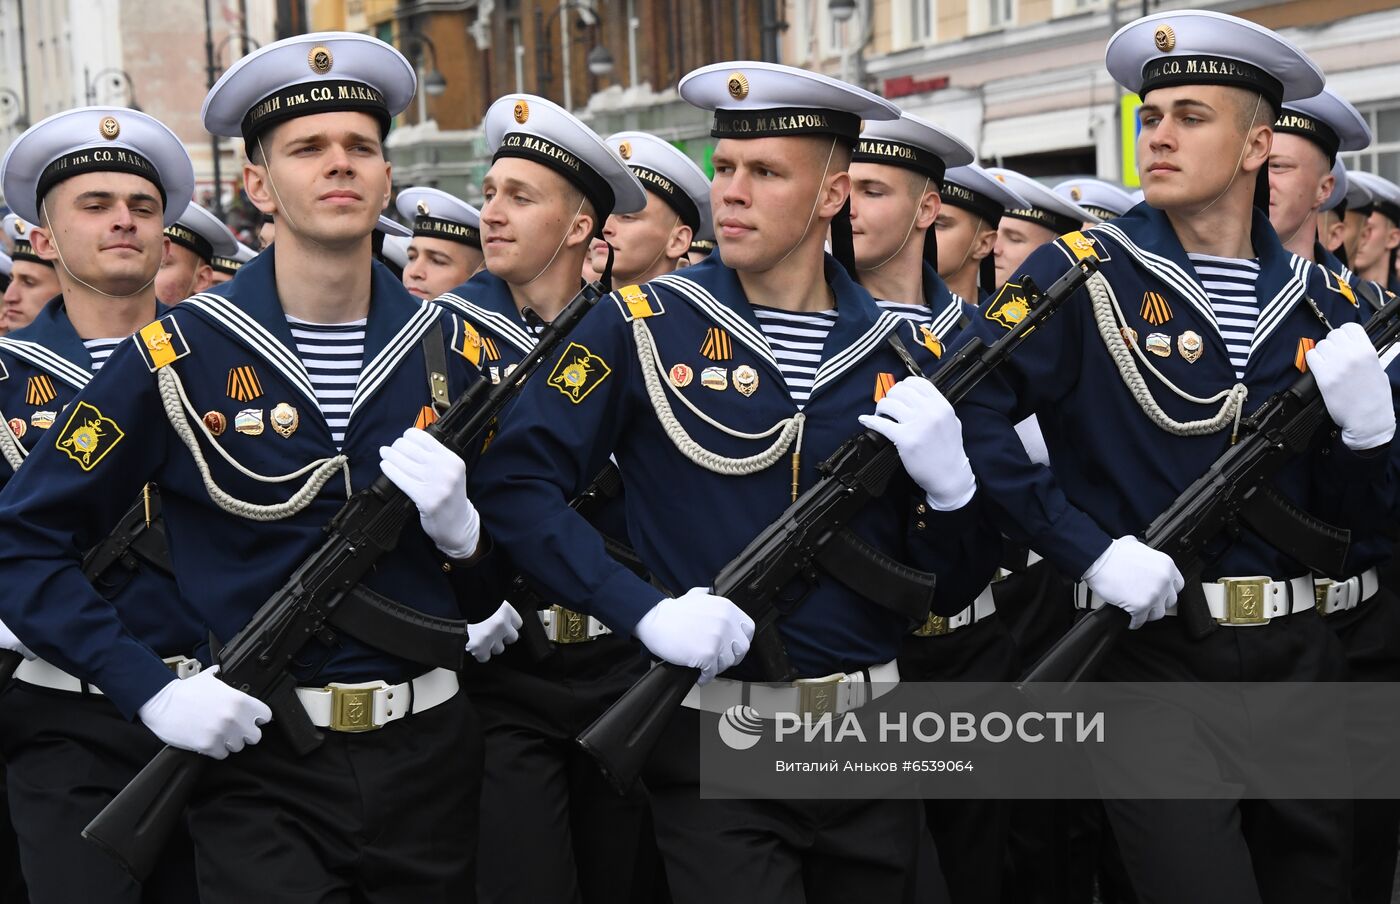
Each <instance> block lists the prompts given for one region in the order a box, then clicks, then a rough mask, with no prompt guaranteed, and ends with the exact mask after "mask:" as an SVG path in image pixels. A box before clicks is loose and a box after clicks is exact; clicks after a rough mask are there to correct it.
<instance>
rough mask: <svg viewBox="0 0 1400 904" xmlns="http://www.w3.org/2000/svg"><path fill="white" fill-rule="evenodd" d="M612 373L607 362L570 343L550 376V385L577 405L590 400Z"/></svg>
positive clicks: (576, 344)
mask: <svg viewBox="0 0 1400 904" xmlns="http://www.w3.org/2000/svg"><path fill="white" fill-rule="evenodd" d="M610 373H612V368H611V367H608V363H607V362H606V361H604V360H603V359H602V358H600V357H598V356H597V355H595V354H593V353H592V352H590V351H589V350H588V349H587V348H586V347H585V346H582V345H579V344H578V343H577V342H570V343H569V347H568V348H566V349H564V354H563V355H561V356H560V358H559V363H558V364H556V365H554V370H553V371H552V372H551V373H550V375H549V385H550V386H553V387H554V388H555V389H557V390H559V391H560V392H561V393H563V394H564V395H565V396H566V397H567V398H568V399H569V401H570V402H573V403H574V404H575V405H577V404H578V403H579V402H582V401H583V400H584V399H586V398H588V394H589V393H590V392H592V391H593V390H595V389H597V388H598V384H600V383H602V382H603V381H604V380H606V379H607V378H608V374H610Z"/></svg>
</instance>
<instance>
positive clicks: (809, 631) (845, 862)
mask: <svg viewBox="0 0 1400 904" xmlns="http://www.w3.org/2000/svg"><path fill="white" fill-rule="evenodd" d="M680 91H681V95H682V97H684V98H685V99H687V100H688V101H690V102H691V103H692V104H695V105H696V106H699V107H701V108H703V109H708V110H714V111H715V123H714V129H713V134H714V135H715V136H716V137H718V138H720V139H721V140H720V142H719V144H718V146H717V148H716V151H715V155H714V158H713V159H714V164H715V178H714V181H713V184H712V187H711V192H710V200H711V208H712V210H713V212H714V214H715V221H716V228H717V230H718V233H719V243H720V248H719V250H718V251H717V252H716V253H715V254H713V255H711V256H710V257H709V258H708V259H707V260H706V261H704V262H703V263H700V264H696V265H692V266H690V267H687V268H685V269H684V270H681V271H679V272H678V273H674V274H670V275H667V276H663V277H660V278H658V279H655V280H653V281H652V282H650V283H648V284H646V285H645V286H641V287H638V286H627V287H624V288H622V289H620V290H619V291H618V292H616V293H615V294H614V295H613V296H612V297H611V298H609V299H608V300H605V301H604V302H602V303H600V304H599V306H598V307H597V308H596V309H595V310H594V311H592V312H591V313H590V314H589V315H588V317H586V318H585V320H584V322H583V323H582V324H580V326H579V327H578V329H577V330H576V331H575V333H574V334H573V335H572V336H571V337H570V342H569V345H568V346H567V348H566V349H565V350H564V351H563V353H562V354H561V355H560V357H559V359H558V360H557V362H556V363H555V365H554V367H553V369H552V370H550V371H549V372H548V373H546V372H543V371H542V372H541V375H540V376H541V377H543V379H540V378H538V377H537V378H536V379H534V380H531V381H530V383H529V384H527V385H526V387H525V390H524V393H523V395H522V396H521V398H520V400H519V402H518V403H517V405H516V408H515V410H514V411H513V412H512V413H511V416H510V418H509V419H508V420H507V421H506V423H505V424H504V425H503V427H502V429H501V432H500V433H499V434H498V436H497V437H496V439H495V441H494V442H493V444H492V447H491V450H490V452H489V453H488V455H487V456H486V457H485V458H484V459H483V461H482V465H481V470H480V472H479V482H480V487H481V489H480V490H478V491H477V492H478V493H479V494H481V495H482V498H483V500H485V499H490V500H493V501H492V502H489V503H484V504H483V512H486V513H489V514H490V516H491V523H490V527H491V531H492V534H493V536H494V537H495V538H496V541H497V542H498V543H499V544H501V545H502V546H504V547H505V549H506V550H507V551H509V552H511V553H512V554H513V555H516V556H517V560H518V561H520V562H521V563H522V564H524V565H525V566H526V567H527V568H528V569H529V572H530V574H531V576H532V577H533V578H535V579H537V580H538V581H539V582H540V584H541V585H542V586H544V587H546V588H547V589H548V590H549V591H550V592H552V593H554V594H555V595H556V596H558V597H560V598H565V599H569V600H573V601H576V602H575V603H573V604H574V605H577V606H578V608H579V611H581V612H584V613H586V614H589V615H592V616H594V617H597V618H599V619H601V620H602V621H603V622H604V623H605V624H607V625H608V626H609V627H610V628H611V629H612V630H613V631H615V632H621V633H625V634H630V635H634V636H636V637H637V638H638V639H639V640H641V641H642V643H644V644H645V645H646V646H647V648H648V649H649V650H650V651H651V653H652V654H653V656H656V657H658V658H661V659H664V660H667V661H670V662H675V663H680V664H683V665H687V666H691V667H694V668H697V669H699V670H700V671H701V684H700V685H698V686H697V687H696V688H695V689H693V690H692V691H691V692H690V694H689V695H688V696H687V697H686V700H685V706H684V707H682V708H681V709H680V710H679V711H678V712H677V713H676V714H675V715H674V716H673V717H672V719H671V721H670V722H669V724H668V727H667V729H666V733H665V735H664V736H663V738H662V739H661V741H660V743H659V745H658V747H657V750H656V753H655V755H654V756H653V757H652V759H651V769H650V770H649V772H648V773H647V774H646V783H647V787H648V790H649V791H650V793H651V799H652V812H653V816H654V820H655V824H656V833H657V841H658V844H659V846H660V847H661V851H662V855H663V857H664V859H665V861H666V866H667V878H668V881H669V885H670V889H671V894H672V896H673V897H674V899H675V900H676V901H678V902H691V901H696V902H699V901H704V902H709V901H714V900H718V899H720V898H722V897H724V896H727V895H732V894H733V893H734V889H735V888H736V887H738V888H742V889H743V896H744V897H745V899H747V900H762V901H772V902H791V901H849V900H855V899H861V900H901V899H902V897H903V895H904V893H905V890H906V887H907V882H908V880H909V879H910V870H911V868H912V863H913V858H914V854H915V847H916V842H917V833H916V831H915V826H917V825H918V822H919V812H918V804H917V803H915V802H911V801H893V800H886V801H859V802H833V801H822V802H819V803H818V802H803V801H748V800H701V799H700V798H699V787H698V782H699V774H698V744H699V740H698V735H697V732H698V731H699V730H700V726H701V720H700V717H699V715H698V710H700V709H704V710H707V711H710V712H721V711H723V710H724V709H725V708H727V707H729V706H731V705H733V704H734V703H736V702H738V701H739V700H740V699H741V696H742V695H744V694H746V693H747V687H748V686H747V685H746V683H745V681H746V680H756V679H762V678H764V677H767V676H764V675H762V674H759V673H758V671H757V668H756V666H754V665H753V664H751V663H748V662H745V661H744V655H745V653H747V651H748V644H749V639H750V637H751V636H752V632H753V623H752V620H751V619H749V617H748V616H747V615H745V614H744V613H742V612H741V611H740V610H739V609H738V608H737V607H736V606H735V605H734V604H733V603H732V602H730V601H729V600H727V599H723V598H720V597H716V596H713V595H711V594H710V593H709V592H708V591H707V590H706V589H705V588H707V587H708V586H709V585H710V583H711V581H712V579H713V577H714V575H715V574H716V573H717V572H718V570H719V569H720V567H722V566H723V565H724V564H725V563H726V561H727V560H729V559H730V558H731V557H732V556H733V555H735V554H736V553H737V552H738V551H739V550H740V549H741V548H742V547H743V546H744V544H745V543H747V542H748V541H749V539H750V538H751V537H752V536H753V535H754V534H756V533H757V532H759V531H760V530H762V529H763V528H764V527H766V526H767V525H768V524H769V523H770V522H771V521H773V520H774V519H776V518H777V517H778V516H779V515H780V514H781V513H782V512H783V510H784V509H785V508H786V507H787V506H788V505H789V504H790V503H791V502H792V500H793V499H794V498H795V497H796V495H797V494H798V493H800V492H801V491H802V490H803V489H805V488H807V487H810V486H811V485H812V483H813V482H814V481H815V480H816V479H817V473H816V470H815V464H816V463H817V462H819V461H821V460H822V459H824V458H825V457H827V456H828V455H830V454H831V452H833V451H834V450H835V449H836V448H837V446H838V445H839V444H841V443H842V442H844V441H845V440H846V439H848V438H849V437H850V436H851V435H853V434H854V433H856V432H857V431H858V430H859V428H860V427H861V426H862V425H866V426H872V425H873V426H874V427H875V428H877V429H882V430H887V431H889V432H890V433H891V434H892V435H893V436H894V440H895V442H896V443H897V444H898V446H899V449H900V452H901V455H902V458H903V461H904V463H905V467H906V468H908V469H909V470H910V471H911V473H912V474H913V475H914V481H915V483H916V484H917V485H918V486H917V488H916V487H915V486H914V485H901V486H900V487H897V488H895V489H892V491H891V492H890V493H889V494H887V495H886V496H885V497H884V498H882V499H879V500H876V501H874V502H872V503H871V505H870V507H869V508H867V509H866V510H865V511H864V512H863V513H862V514H861V515H860V516H858V517H857V518H856V519H855V521H854V522H853V527H855V529H856V530H858V531H859V532H860V533H861V535H862V536H863V537H865V538H866V539H867V540H868V541H869V542H871V543H872V544H873V545H875V546H876V547H877V548H880V549H882V550H884V551H886V552H887V553H888V554H891V555H894V556H896V557H901V558H903V559H904V560H905V561H907V562H908V563H909V564H911V565H914V566H916V567H922V568H924V569H925V570H931V571H936V572H938V574H939V595H938V599H937V600H936V601H935V603H934V605H935V606H936V607H937V608H938V611H940V612H941V613H942V614H945V615H951V614H953V613H956V612H959V611H961V610H962V609H963V608H965V607H966V606H967V605H968V603H969V602H970V601H971V599H972V598H973V597H975V596H976V594H977V592H978V591H980V590H981V588H982V587H983V586H985V585H986V581H987V578H988V576H989V575H990V572H991V569H992V565H993V562H992V561H989V559H990V558H992V556H989V553H992V554H993V555H994V549H995V541H994V540H993V541H992V542H991V543H990V544H987V545H985V548H984V542H985V540H986V538H985V537H982V536H980V535H979V532H978V531H977V530H975V529H974V528H975V526H976V525H977V524H978V523H979V522H980V517H979V514H978V510H979V508H980V503H979V502H978V501H977V500H976V486H975V482H974V481H972V480H971V479H970V472H968V471H965V470H963V468H962V460H963V458H964V456H963V454H962V450H961V443H960V440H959V438H958V426H957V424H956V423H955V422H953V421H952V420H949V419H947V415H948V414H949V411H948V409H947V407H946V404H947V403H946V402H944V401H943V400H942V397H941V396H939V395H938V394H937V392H936V390H933V387H932V386H931V384H929V383H928V382H927V381H925V380H923V379H922V378H912V379H911V378H910V377H911V368H910V366H909V365H907V364H906V363H905V360H904V359H902V358H901V356H900V354H898V353H897V352H896V351H895V349H894V348H893V347H892V343H891V339H892V337H896V336H897V335H903V336H907V335H908V324H907V322H905V321H904V320H903V319H902V318H900V317H899V316H898V315H895V314H892V313H888V312H881V311H880V309H879V308H878V307H877V306H876V305H875V303H874V301H873V299H871V297H870V295H869V294H868V293H866V292H865V291H864V290H863V289H861V288H860V287H859V285H858V284H856V283H855V282H854V281H853V280H852V279H851V278H850V276H849V275H848V271H850V270H853V269H854V262H853V261H852V260H851V259H850V254H851V252H850V247H851V246H850V238H849V222H848V221H847V219H846V215H845V213H844V209H845V202H846V198H847V193H848V192H847V186H848V184H849V183H848V178H849V177H848V175H847V173H846V164H847V157H848V155H849V153H850V151H851V150H853V149H854V146H855V144H856V142H857V140H858V135H859V128H860V120H862V119H864V120H866V121H872V120H889V119H893V118H895V117H896V116H897V115H898V110H897V108H895V107H894V106H893V105H892V104H890V103H888V102H886V101H884V100H882V99H880V98H878V97H875V96H874V95H871V94H869V93H867V92H865V91H862V90H860V89H858V88H854V87H851V86H849V85H845V84H843V83H840V82H837V81H835V80H833V79H830V78H827V77H825V76H822V75H819V74H816V73H811V72H807V71H804V70H798V69H792V68H789V67H785V66H778V65H775V64H771V63H758V62H729V63H719V64H715V65H711V66H706V67H703V68H701V69H699V70H696V71H694V72H692V73H690V74H689V75H687V76H686V77H685V78H684V79H683V80H682V81H681V84H680ZM744 139H766V140H762V141H748V140H744ZM775 139H781V140H775ZM828 224H831V225H832V241H833V246H834V247H835V248H836V249H837V251H838V252H840V255H841V256H842V257H843V258H845V260H844V261H838V260H836V259H834V258H832V257H826V256H824V254H823V252H822V245H823V242H824V240H825V238H826V234H827V228H828ZM488 253H489V245H488ZM760 299H761V301H760ZM813 333H815V334H816V335H818V336H823V337H824V341H823V340H822V339H813V338H812V334H813ZM901 344H902V345H904V346H911V345H912V344H911V343H909V342H908V341H903V340H901ZM907 351H908V352H909V353H910V355H911V356H912V360H917V361H918V362H920V366H921V367H922V368H924V369H927V370H931V369H932V368H933V366H934V365H935V364H936V359H934V357H933V356H932V355H931V354H930V353H929V352H928V351H927V350H926V349H924V348H923V346H921V345H919V346H912V347H911V348H908V349H907ZM900 374H904V375H905V379H903V380H901V379H900V377H899V376H898V375H900ZM877 398H878V399H881V401H880V402H879V403H878V404H875V405H872V402H873V401H874V400H875V399H877ZM872 409H873V410H874V411H879V412H882V413H887V414H889V415H891V416H893V417H897V418H899V421H900V422H899V423H896V422H895V421H892V420H888V421H887V420H885V419H883V418H876V417H874V416H873V415H872V414H871V412H872ZM610 456H611V457H614V458H615V460H616V462H617V464H618V466H619V468H620V470H621V472H622V475H623V480H624V482H625V484H626V487H627V492H626V499H627V525H628V533H629V536H630V537H631V539H632V541H633V544H634V547H635V548H636V550H637V552H638V554H639V556H640V557H641V559H642V561H643V562H644V563H645V565H646V566H647V567H648V568H649V569H650V571H651V572H652V574H653V576H654V580H656V581H657V583H658V584H659V585H660V586H664V587H666V588H668V590H667V591H658V590H657V589H655V588H654V587H653V586H652V585H651V584H649V583H647V582H645V581H642V580H641V579H639V578H638V577H636V575H634V574H633V573H632V572H631V571H629V570H627V569H626V568H624V567H623V566H622V565H620V564H617V563H615V562H613V561H612V560H610V559H609V558H608V557H607V556H606V555H605V553H604V549H603V544H602V542H601V541H600V539H599V537H598V535H597V533H596V532H595V531H594V530H593V529H592V528H591V527H590V526H589V525H588V524H587V523H586V522H585V521H583V520H582V519H580V518H579V517H577V515H576V514H575V513H573V512H572V511H571V510H569V509H568V507H567V503H568V501H569V499H570V497H571V495H572V493H574V492H575V491H576V490H577V488H578V487H579V486H580V485H581V484H582V483H584V482H585V481H587V480H588V479H589V478H591V476H592V475H593V474H594V473H596V472H597V470H598V469H599V468H601V467H602V466H603V464H604V463H605V462H607V461H608V459H609V457H610ZM506 500H509V501H508V502H507V501H506ZM687 588H690V589H687ZM668 593H669V594H674V596H668V595H667V594H668ZM910 627H912V624H911V619H910V617H909V616H907V615H900V614H896V613H894V612H892V611H890V610H888V609H885V608H884V607H883V606H882V605H881V603H880V601H878V600H873V599H866V598H863V597H861V596H859V595H857V594H856V593H854V592H852V591H850V590H848V589H846V588H845V587H844V586H843V585H841V584H839V583H837V582H835V581H823V582H817V584H816V586H815V587H814V588H813V589H812V590H811V592H810V594H808V595H807V596H806V597H805V599H804V600H803V602H802V604H801V606H800V607H797V608H796V609H795V611H794V612H792V614H790V615H788V616H786V617H785V618H783V619H782V621H781V622H780V631H781V635H782V637H783V640H784V642H785V644H786V648H787V652H788V654H789V656H790V658H791V660H792V663H793V666H794V668H795V669H796V671H797V672H798V673H799V674H800V675H802V676H803V677H809V678H816V677H817V676H824V677H823V678H822V680H823V681H824V682H826V683H827V684H828V685H830V686H832V687H834V688H837V689H838V692H837V694H836V695H835V696H837V697H841V698H843V701H844V702H842V703H841V704H840V705H839V706H838V707H837V709H840V710H843V711H844V709H845V708H846V707H847V706H848V705H850V698H848V697H847V694H846V693H845V692H844V691H842V690H840V689H841V688H850V687H854V686H857V685H862V684H866V683H868V682H873V685H872V687H873V688H874V690H873V692H874V693H876V694H878V693H881V692H883V691H884V690H887V689H888V688H889V686H890V683H891V682H893V681H894V680H896V679H897V667H896V665H895V663H894V658H895V655H896V653H897V651H898V647H899V642H900V638H901V637H902V635H903V634H905V633H907V631H908V630H909V629H910ZM721 673H727V674H725V675H724V677H715V676H716V675H719V674H721ZM786 692H787V693H786V696H787V697H789V698H790V699H789V700H788V701H787V703H783V702H778V703H777V704H776V705H777V706H778V707H779V708H789V709H790V711H800V710H801V707H800V706H799V697H800V695H801V691H800V688H798V687H792V688H787V689H786ZM774 694H775V696H782V695H783V694H784V689H778V690H776V691H774ZM735 826H744V827H745V831H744V832H743V833H742V834H740V833H736V832H734V827H735Z"/></svg>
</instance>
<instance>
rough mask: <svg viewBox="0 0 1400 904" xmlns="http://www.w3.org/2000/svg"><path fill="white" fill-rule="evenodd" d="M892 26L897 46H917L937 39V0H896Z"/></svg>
mask: <svg viewBox="0 0 1400 904" xmlns="http://www.w3.org/2000/svg"><path fill="white" fill-rule="evenodd" d="M892 12H893V14H894V15H893V17H892V21H891V23H890V24H891V27H892V31H893V33H894V34H893V38H894V46H895V47H896V48H900V49H902V48H905V47H917V46H919V45H922V44H931V43H933V41H934V40H935V35H936V31H935V25H936V22H937V15H938V7H937V2H936V0H895V3H894V7H893V9H892Z"/></svg>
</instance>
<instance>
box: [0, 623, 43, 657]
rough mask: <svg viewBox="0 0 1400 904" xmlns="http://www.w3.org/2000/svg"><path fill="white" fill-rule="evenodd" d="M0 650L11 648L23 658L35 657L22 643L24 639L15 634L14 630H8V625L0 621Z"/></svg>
mask: <svg viewBox="0 0 1400 904" xmlns="http://www.w3.org/2000/svg"><path fill="white" fill-rule="evenodd" d="M0 650H13V651H14V652H16V653H18V654H20V655H21V656H23V657H24V658H25V659H30V660H33V659H35V658H37V657H35V655H34V654H33V653H31V652H30V651H29V648H28V647H26V646H25V645H24V641H22V640H20V639H19V638H18V637H16V636H15V632H13V631H11V630H10V626H9V625H7V624H5V623H4V622H2V621H0Z"/></svg>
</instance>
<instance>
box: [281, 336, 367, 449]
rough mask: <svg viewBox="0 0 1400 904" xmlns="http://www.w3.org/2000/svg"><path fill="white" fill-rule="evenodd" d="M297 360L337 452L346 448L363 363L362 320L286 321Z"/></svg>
mask: <svg viewBox="0 0 1400 904" xmlns="http://www.w3.org/2000/svg"><path fill="white" fill-rule="evenodd" d="M287 325H288V326H290V327H291V330H292V339H293V341H295V342H296V346H297V357H298V358H300V359H301V363H302V364H303V365H305V367H306V373H307V375H308V376H309V377H311V388H312V390H313V391H315V393H316V405H317V407H319V408H320V409H321V414H322V416H324V417H325V419H326V425H327V426H328V427H330V428H331V439H333V440H335V445H336V448H340V447H341V446H342V445H344V444H345V428H346V425H347V424H348V423H349V421H350V403H351V402H352V401H353V400H354V398H355V386H356V385H357V384H358V383H359V382H360V371H361V370H363V369H364V360H365V320H364V319H363V318H361V319H360V320H353V321H351V322H349V323H310V322H308V321H305V320H298V319H297V318H295V317H292V316H290V315H289V316H288V317H287Z"/></svg>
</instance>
